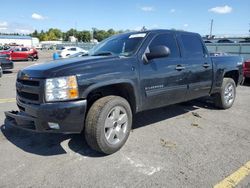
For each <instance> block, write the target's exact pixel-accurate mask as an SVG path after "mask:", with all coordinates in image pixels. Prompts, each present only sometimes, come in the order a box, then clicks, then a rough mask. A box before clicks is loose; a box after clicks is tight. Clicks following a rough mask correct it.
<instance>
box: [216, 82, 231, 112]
mask: <svg viewBox="0 0 250 188" xmlns="http://www.w3.org/2000/svg"><path fill="white" fill-rule="evenodd" d="M235 97H236V84H235V82H234V80H233V79H232V78H224V79H223V83H222V86H221V89H220V92H219V93H216V94H215V95H214V103H215V106H216V107H218V108H220V109H228V108H231V107H232V105H233V103H234V100H235Z"/></svg>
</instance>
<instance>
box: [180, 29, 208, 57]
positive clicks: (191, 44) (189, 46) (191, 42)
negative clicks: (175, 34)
mask: <svg viewBox="0 0 250 188" xmlns="http://www.w3.org/2000/svg"><path fill="white" fill-rule="evenodd" d="M181 40H182V43H183V47H184V50H185V56H186V57H193V58H201V57H204V47H203V44H202V43H201V40H200V38H199V37H198V36H197V35H185V34H184V35H181Z"/></svg>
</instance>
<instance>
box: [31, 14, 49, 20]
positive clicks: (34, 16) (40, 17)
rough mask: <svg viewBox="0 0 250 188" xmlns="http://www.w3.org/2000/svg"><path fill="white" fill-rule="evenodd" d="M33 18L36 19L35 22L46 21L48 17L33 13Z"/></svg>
mask: <svg viewBox="0 0 250 188" xmlns="http://www.w3.org/2000/svg"><path fill="white" fill-rule="evenodd" d="M31 18H33V19H35V20H44V19H46V17H44V16H42V15H40V14H37V13H33V14H32V15H31Z"/></svg>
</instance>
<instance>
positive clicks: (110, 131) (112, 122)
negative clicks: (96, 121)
mask: <svg viewBox="0 0 250 188" xmlns="http://www.w3.org/2000/svg"><path fill="white" fill-rule="evenodd" d="M127 127H128V115H127V113H126V110H125V108H123V107H122V106H115V107H114V108H112V109H111V111H110V112H109V113H108V116H107V118H106V120H105V125H104V133H105V138H106V140H107V142H108V143H109V144H112V145H115V144H118V143H120V142H122V141H123V140H124V138H125V137H126V133H127Z"/></svg>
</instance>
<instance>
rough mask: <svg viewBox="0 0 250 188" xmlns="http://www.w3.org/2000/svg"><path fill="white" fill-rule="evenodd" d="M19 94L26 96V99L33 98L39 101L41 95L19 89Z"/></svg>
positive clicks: (22, 96)
mask: <svg viewBox="0 0 250 188" xmlns="http://www.w3.org/2000/svg"><path fill="white" fill-rule="evenodd" d="M17 94H18V95H19V96H20V97H21V98H24V99H29V100H32V101H39V95H38V94H33V93H27V92H20V91H17Z"/></svg>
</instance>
